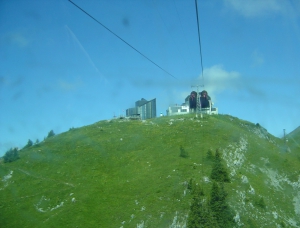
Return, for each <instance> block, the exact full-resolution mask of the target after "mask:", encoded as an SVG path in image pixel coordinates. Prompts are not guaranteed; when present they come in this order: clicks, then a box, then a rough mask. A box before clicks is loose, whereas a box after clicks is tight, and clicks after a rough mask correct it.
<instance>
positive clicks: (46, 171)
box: [0, 115, 299, 227]
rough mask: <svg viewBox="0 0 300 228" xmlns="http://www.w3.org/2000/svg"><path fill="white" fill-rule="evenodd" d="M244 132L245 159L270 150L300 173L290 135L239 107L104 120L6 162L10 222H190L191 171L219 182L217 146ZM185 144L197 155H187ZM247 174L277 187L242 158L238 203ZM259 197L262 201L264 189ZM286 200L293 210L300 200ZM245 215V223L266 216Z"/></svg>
mask: <svg viewBox="0 0 300 228" xmlns="http://www.w3.org/2000/svg"><path fill="white" fill-rule="evenodd" d="M241 137H245V138H247V142H248V144H247V146H248V147H247V148H248V149H247V163H245V164H248V163H249V164H256V165H257V166H261V167H265V166H266V161H264V160H262V159H261V157H262V154H263V156H264V157H267V158H268V159H269V162H268V163H269V164H267V165H268V167H269V168H273V167H274V168H276V167H284V169H285V170H286V171H287V173H289V174H290V178H291V179H293V180H294V179H296V178H297V174H296V173H295V172H294V171H295V167H297V166H299V161H297V160H293V159H291V158H290V156H289V155H288V154H283V153H281V152H280V145H281V144H282V142H281V141H282V140H279V139H276V138H274V137H273V136H271V135H269V134H268V133H266V132H264V131H263V130H262V128H260V127H258V126H256V125H254V124H252V123H249V122H247V121H242V120H239V119H237V118H234V117H231V116H226V115H218V116H204V118H202V119H200V118H195V117H194V115H185V116H176V117H172V118H170V117H161V118H157V119H151V120H147V121H126V120H111V121H100V122H97V123H95V124H92V125H89V126H84V127H81V128H78V129H72V130H70V131H68V132H65V133H62V134H60V135H56V136H54V137H51V138H48V139H46V140H45V141H43V142H41V143H40V144H38V145H35V146H32V147H30V148H27V149H24V150H22V151H20V152H19V153H20V157H21V159H19V160H17V161H15V162H12V163H1V164H0V176H1V178H2V181H1V183H0V189H1V190H0V193H1V194H0V216H1V220H0V227H122V226H123V227H137V225H140V227H142V224H144V227H169V226H170V225H171V224H172V223H173V224H174V221H175V220H176V219H177V220H176V221H175V223H177V224H180V223H182V224H184V221H185V220H186V216H187V214H188V211H189V206H190V200H191V195H190V193H189V192H188V190H187V183H188V181H189V180H190V179H191V178H193V179H194V180H196V182H197V183H199V184H201V185H203V188H204V190H205V191H207V192H208V191H209V189H210V188H211V184H210V183H206V182H205V181H204V177H209V176H210V172H211V164H210V162H209V161H208V160H207V159H206V153H207V151H208V150H209V149H211V150H213V151H215V150H216V149H217V148H221V149H224V151H226V150H225V149H226V148H228V146H229V145H231V144H232V145H237V144H239V142H240V140H241ZM181 146H182V147H183V148H184V150H185V151H186V152H187V153H188V155H189V156H188V157H187V158H182V157H180V156H179V155H180V147H181ZM246 174H247V176H248V178H249V179H251V180H253V181H252V182H251V184H252V187H254V188H255V189H259V192H260V193H259V194H261V195H264V194H266V195H267V194H268V191H269V189H268V187H267V186H266V185H265V184H264V182H263V181H264V179H266V175H265V174H264V173H263V172H261V173H251V172H249V170H247V169H244V168H243V167H240V168H239V170H238V171H237V174H236V175H234V176H233V177H232V179H233V183H232V184H227V185H226V186H225V187H226V188H227V190H228V192H229V198H230V202H231V204H232V205H233V206H234V205H235V204H236V202H235V199H236V196H235V193H233V192H231V189H244V190H245V191H248V189H249V184H248V185H247V184H245V185H241V184H240V177H241V176H242V175H246ZM9 175H10V176H11V177H9ZM258 178H259V179H258ZM251 197H252V196H249V199H248V200H249V201H250V202H252V203H253V204H254V203H255V200H256V199H257V197H256V196H255V197H254V196H253V197H252V198H251ZM274 198H275V197H274ZM269 201H270V202H271V199H270V200H267V203H269ZM276 203H283V202H281V201H275V203H274V204H276ZM236 208H239V207H238V206H236ZM286 210H287V211H289V212H292V211H293V208H292V205H290V204H289V205H288V206H286ZM176 215H177V217H176ZM244 216H245V217H244V220H243V222H244V223H245V224H246V223H253V224H261V223H260V221H252V220H251V221H250V220H247V216H246V215H244Z"/></svg>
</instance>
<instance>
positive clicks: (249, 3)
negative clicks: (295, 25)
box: [224, 0, 299, 17]
mask: <svg viewBox="0 0 300 228" xmlns="http://www.w3.org/2000/svg"><path fill="white" fill-rule="evenodd" d="M224 2H225V4H226V6H228V7H230V8H233V9H234V10H236V11H237V12H239V13H240V14H241V15H243V16H245V17H256V16H263V15H265V14H269V13H280V14H285V15H289V16H295V13H296V12H295V11H297V9H298V10H299V7H296V9H295V7H293V5H297V6H299V3H297V1H292V2H293V5H292V3H291V1H288V0H243V1H239V0H224Z"/></svg>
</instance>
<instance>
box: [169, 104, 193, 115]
mask: <svg viewBox="0 0 300 228" xmlns="http://www.w3.org/2000/svg"><path fill="white" fill-rule="evenodd" d="M189 112H190V107H189V105H186V104H182V105H177V104H176V105H174V106H170V107H169V108H168V109H167V116H174V115H182V114H188V113H189Z"/></svg>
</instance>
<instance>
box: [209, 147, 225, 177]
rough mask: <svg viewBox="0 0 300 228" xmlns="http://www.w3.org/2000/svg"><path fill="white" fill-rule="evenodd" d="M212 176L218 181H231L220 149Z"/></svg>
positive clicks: (217, 152)
mask: <svg viewBox="0 0 300 228" xmlns="http://www.w3.org/2000/svg"><path fill="white" fill-rule="evenodd" d="M210 177H211V179H213V180H215V181H218V182H230V179H229V176H228V173H227V170H226V168H225V166H224V165H223V163H222V156H221V153H220V152H219V150H216V155H215V159H214V163H213V167H212V171H211V175H210Z"/></svg>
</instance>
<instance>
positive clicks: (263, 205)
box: [255, 197, 266, 209]
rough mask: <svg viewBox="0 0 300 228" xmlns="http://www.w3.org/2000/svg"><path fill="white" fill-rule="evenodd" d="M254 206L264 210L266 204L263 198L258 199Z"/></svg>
mask: <svg viewBox="0 0 300 228" xmlns="http://www.w3.org/2000/svg"><path fill="white" fill-rule="evenodd" d="M255 205H256V206H258V207H260V208H262V209H265V208H266V203H265V200H264V198H263V197H260V198H259V199H258V200H257V201H256V202H255Z"/></svg>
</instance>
